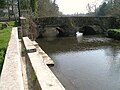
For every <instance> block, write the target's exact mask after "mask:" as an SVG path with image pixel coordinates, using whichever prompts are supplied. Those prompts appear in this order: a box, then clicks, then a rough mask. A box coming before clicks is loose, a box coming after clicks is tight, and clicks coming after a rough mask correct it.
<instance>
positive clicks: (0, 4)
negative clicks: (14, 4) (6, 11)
mask: <svg viewBox="0 0 120 90" xmlns="http://www.w3.org/2000/svg"><path fill="white" fill-rule="evenodd" d="M5 5H6V1H5V0H0V8H4V7H5Z"/></svg>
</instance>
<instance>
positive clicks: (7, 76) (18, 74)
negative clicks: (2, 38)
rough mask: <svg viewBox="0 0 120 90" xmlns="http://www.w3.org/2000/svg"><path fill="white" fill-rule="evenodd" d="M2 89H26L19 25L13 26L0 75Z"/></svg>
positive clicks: (0, 88)
mask: <svg viewBox="0 0 120 90" xmlns="http://www.w3.org/2000/svg"><path fill="white" fill-rule="evenodd" d="M0 90H24V85H23V78H22V70H21V61H20V51H19V39H18V28H17V27H14V28H12V32H11V38H10V41H9V44H8V48H7V52H6V56H5V61H4V65H3V69H2V73H1V77H0Z"/></svg>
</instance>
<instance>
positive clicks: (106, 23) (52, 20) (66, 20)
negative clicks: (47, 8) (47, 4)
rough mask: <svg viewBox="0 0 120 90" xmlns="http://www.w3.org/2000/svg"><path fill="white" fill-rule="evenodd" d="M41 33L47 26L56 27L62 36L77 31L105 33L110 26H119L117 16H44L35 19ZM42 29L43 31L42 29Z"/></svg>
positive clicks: (72, 34) (73, 33) (70, 34)
mask: <svg viewBox="0 0 120 90" xmlns="http://www.w3.org/2000/svg"><path fill="white" fill-rule="evenodd" d="M35 22H36V24H37V25H38V26H39V27H40V28H42V29H39V32H40V35H42V33H43V32H44V31H45V28H46V27H49V28H50V27H54V28H56V30H58V31H59V35H62V36H74V35H75V33H76V31H80V32H83V34H97V33H104V32H105V31H106V30H107V29H109V28H115V27H117V23H116V18H115V17H43V18H37V19H35ZM41 30H42V31H41Z"/></svg>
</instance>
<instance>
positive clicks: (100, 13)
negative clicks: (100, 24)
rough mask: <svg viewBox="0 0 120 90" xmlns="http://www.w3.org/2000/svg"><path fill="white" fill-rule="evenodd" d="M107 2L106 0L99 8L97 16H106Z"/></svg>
mask: <svg viewBox="0 0 120 90" xmlns="http://www.w3.org/2000/svg"><path fill="white" fill-rule="evenodd" d="M106 6H107V4H106V2H104V3H103V4H102V5H100V7H99V8H98V11H97V16H105V13H106Z"/></svg>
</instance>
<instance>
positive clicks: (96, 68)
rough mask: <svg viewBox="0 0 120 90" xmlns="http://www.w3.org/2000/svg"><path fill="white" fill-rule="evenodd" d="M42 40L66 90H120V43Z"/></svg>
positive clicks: (89, 39) (86, 39) (94, 39)
mask: <svg viewBox="0 0 120 90" xmlns="http://www.w3.org/2000/svg"><path fill="white" fill-rule="evenodd" d="M82 40H83V41H82V42H81V43H79V44H78V42H77V40H76V38H72V37H70V38H56V39H54V40H53V41H47V40H46V38H44V39H39V40H38V42H39V44H40V46H41V47H42V48H43V49H44V50H45V51H46V52H47V53H48V54H49V56H50V57H51V58H52V59H53V60H54V61H55V66H54V67H52V68H51V69H52V70H53V72H54V73H55V74H56V76H57V77H58V78H59V79H60V81H61V82H62V83H63V85H64V86H65V88H66V89H67V90H120V85H119V84H120V42H117V41H112V40H110V39H107V38H105V39H104V38H103V37H96V36H95V37H94V36H92V37H88V36H87V37H84V36H83V39H82Z"/></svg>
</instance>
